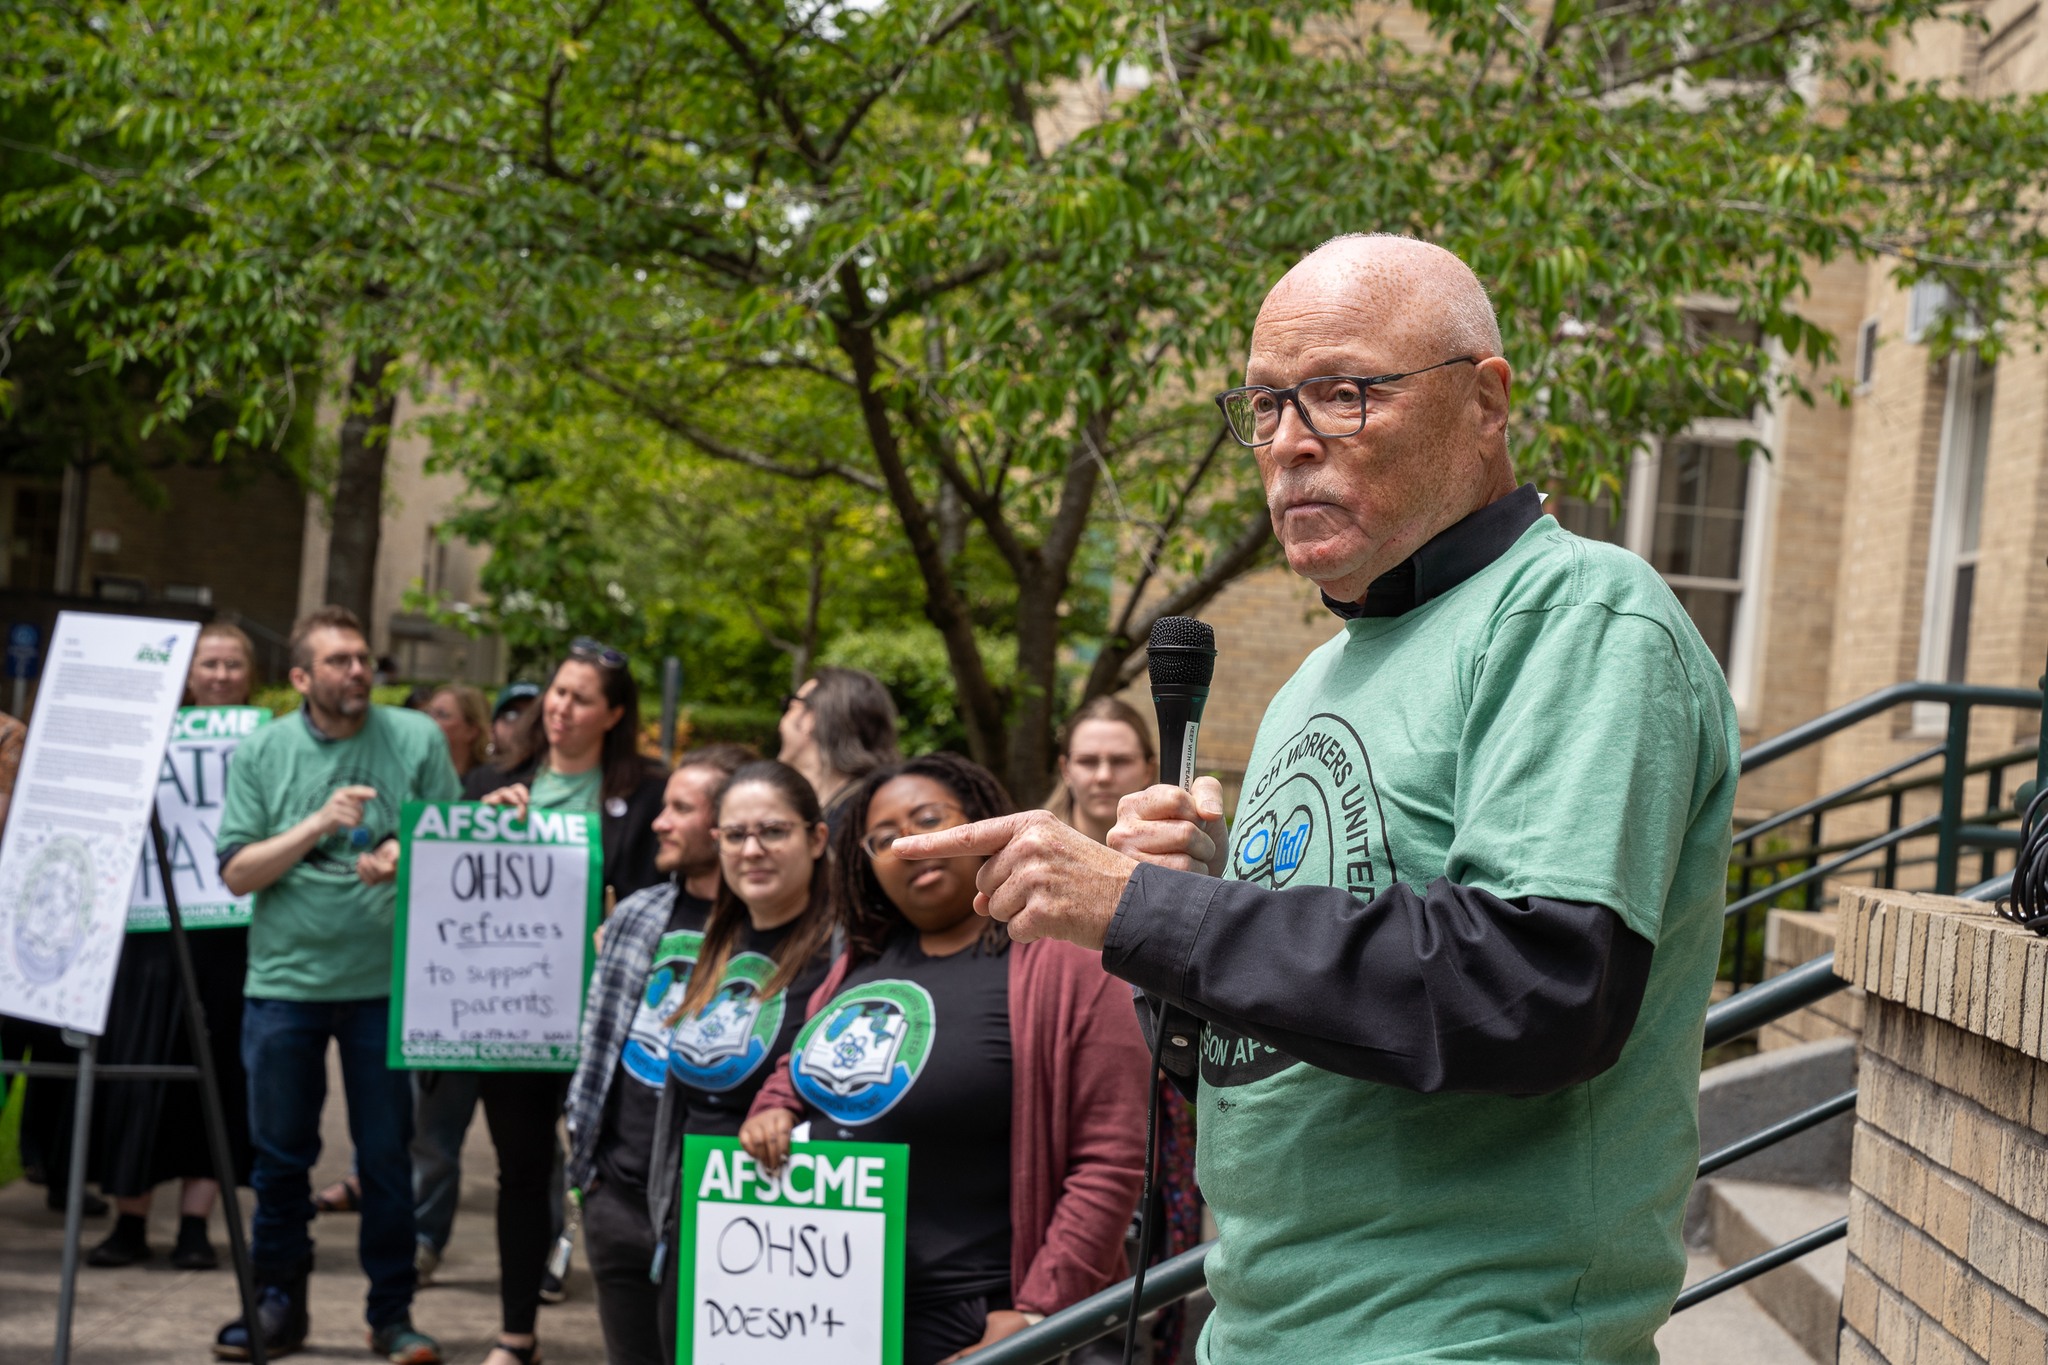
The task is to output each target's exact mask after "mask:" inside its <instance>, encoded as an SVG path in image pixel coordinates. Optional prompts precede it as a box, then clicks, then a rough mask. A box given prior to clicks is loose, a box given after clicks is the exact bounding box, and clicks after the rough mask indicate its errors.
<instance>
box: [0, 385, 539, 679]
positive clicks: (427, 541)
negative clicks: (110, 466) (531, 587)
mask: <svg viewBox="0 0 2048 1365" xmlns="http://www.w3.org/2000/svg"><path fill="white" fill-rule="evenodd" d="M420 412H421V407H420V404H419V400H416V399H414V398H413V397H412V396H410V395H403V396H401V397H400V399H399V404H398V412H397V417H396V420H395V422H394V424H393V425H394V431H395V435H394V438H393V441H392V446H391V453H390V457H389V461H388V463H387V466H386V472H385V491H384V518H383V529H382V535H381V538H380V541H379V546H378V552H377V570H376V589H375V597H376V605H375V608H374V610H373V611H372V613H371V620H370V634H371V640H370V644H371V648H372V649H373V650H374V651H375V652H376V653H377V654H378V655H379V656H381V657H385V658H388V659H390V660H391V661H392V662H393V663H394V664H395V665H396V675H397V676H398V677H401V678H419V679H440V678H460V679H465V680H469V681H473V682H482V683H495V682H496V681H498V680H499V674H500V670H501V667H502V665H501V664H500V661H499V660H500V655H499V650H498V642H497V640H496V639H495V638H493V637H489V636H485V637H480V638H471V637H469V636H466V635H463V634H462V633H460V632H458V631H455V630H451V629H449V628H447V627H444V626H439V625H436V624H435V623H434V622H433V621H431V620H429V619H427V618H426V617H424V616H420V615H418V614H415V613H412V612H409V611H407V610H406V608H405V601H406V594H407V592H408V590H410V589H414V588H423V589H425V590H427V591H428V592H430V593H434V594H438V595H440V596H441V597H442V598H444V599H445V600H449V601H456V602H460V601H475V600H477V595H478V592H479V577H480V574H481V572H482V568H483V565H484V562H485V560H486V559H487V558H488V555H489V551H488V549H486V548H482V547H478V546H473V545H470V544H468V543H467V542H464V541H460V540H452V539H448V538H445V537H443V536H442V535H441V534H440V526H441V523H442V522H443V521H444V520H445V519H446V517H447V516H448V514H449V512H450V510H451V509H452V508H453V507H454V505H455V504H456V502H457V500H458V499H459V498H460V497H461V496H462V493H463V486H462V481H461V479H460V478H459V477H458V476H455V475H449V474H429V473H428V472H427V470H426V461H427V455H428V453H429V452H428V443H427V440H426V437H425V436H424V435H422V434H421V433H419V432H417V431H416V430H413V429H412V419H413V418H414V417H416V416H417V415H419V413H420ZM338 425H339V421H338V417H337V415H336V413H335V412H334V411H332V410H331V405H323V409H322V412H321V414H320V418H319V429H320V430H321V432H322V433H323V434H324V437H325V439H327V440H329V441H332V439H333V433H334V431H335V430H336V428H337V427H338ZM157 477H158V480H159V482H160V484H161V486H162V490H163V502H162V505H161V506H151V505H148V504H145V503H144V502H143V501H142V500H141V499H139V498H137V497H136V496H135V494H134V493H133V492H132V491H131V490H130V489H129V488H128V487H127V486H126V485H125V484H124V483H123V482H122V481H121V480H120V479H119V478H117V477H115V476H114V475H113V474H112V473H111V472H110V471H109V470H107V469H105V468H104V467H101V468H95V469H93V470H91V471H90V472H88V473H84V474H80V473H77V472H76V471H74V472H73V474H72V475H70V476H69V477H65V478H47V479H46V478H29V477H22V476H14V475H10V476H6V477H4V478H0V617H4V624H7V625H14V624H17V623H19V624H27V625H31V626H34V627H35V628H36V629H37V630H38V631H39V632H40V634H41V637H42V638H43V639H45V640H47V639H48V636H49V628H50V625H51V623H52V622H53V621H54V620H55V617H56V614H57V612H59V611H60V610H65V609H67V608H72V607H85V608H89V609H94V610H119V611H129V612H138V613H147V614H154V615H162V616H185V617H188V618H190V619H197V620H211V619H214V618H216V617H218V618H220V619H224V620H228V621H231V622H234V623H235V624H238V625H240V626H242V627H243V628H244V629H245V630H247V631H248V632H249V634H250V636H251V637H252V638H253V639H254V641H255V643H256V648H257V653H258V656H259V657H258V664H259V667H260V670H261V672H262V673H263V674H264V676H265V678H266V680H267V681H269V682H273V683H274V682H278V681H281V680H282V677H283V672H284V667H285V662H284V644H285V639H286V636H287V635H288V634H289V633H290V630H291V624H292V621H293V619H294V618H295V617H296V616H297V615H299V614H300V613H301V612H304V611H306V610H308V609H310V608H311V607H314V606H317V605H319V603H320V602H321V601H322V598H323V593H324V589H325V586H326V580H327V540H328V533H327V521H326V509H325V506H324V504H323V502H322V500H321V499H320V498H319V497H318V496H317V495H312V494H309V493H308V492H307V491H306V489H305V487H304V485H303V483H302V482H301V481H300V479H299V478H298V477H297V476H296V475H295V474H293V473H291V472H290V471H289V470H287V469H286V468H285V467H284V466H283V463H282V462H281V461H280V462H274V463H271V464H264V463H262V462H256V463H254V464H252V465H251V466H249V467H247V468H240V469H236V470H233V471H228V470H224V469H222V468H220V467H216V466H211V465H192V466H183V467H178V468H173V469H169V470H165V471H162V472H160V473H159V474H158V476H157ZM25 691H26V698H25V699H26V700H27V701H29V702H30V703H31V704H32V701H33V695H34V689H33V687H32V686H30V687H28V688H26V689H25ZM7 705H11V700H10V699H8V698H6V697H5V695H4V694H0V706H7Z"/></svg>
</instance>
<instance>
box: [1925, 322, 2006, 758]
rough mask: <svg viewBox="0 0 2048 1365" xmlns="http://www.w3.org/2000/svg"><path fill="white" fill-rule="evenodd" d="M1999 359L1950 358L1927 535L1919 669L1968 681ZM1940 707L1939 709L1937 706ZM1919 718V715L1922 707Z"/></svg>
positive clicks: (1938, 678) (1943, 677) (1934, 675)
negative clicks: (1985, 361) (1990, 361)
mask: <svg viewBox="0 0 2048 1365" xmlns="http://www.w3.org/2000/svg"><path fill="white" fill-rule="evenodd" d="M1997 379H1998V372H1997V369H1996V368H1995V367H1994V366H1990V365H1982V366H1980V365H1978V364H1977V362H1976V359H1975V357H1974V356H1971V355H1969V354H1967V353H1965V354H1959V355H1957V356H1956V357H1955V358H1954V360H1953V361H1951V363H1950V369H1949V380H1950V383H1949V392H1948V401H1947V405H1946V409H1945V411H1944V413H1943V420H1942V432H1941V462H1940V464H1939V466H1938V467H1937V470H1936V474H1935V480H1936V482H1935V493H1934V525H1933V527H1932V529H1931V532H1930V534H1929V536H1928V541H1927V605H1926V612H1925V618H1924V620H1923V622H1922V625H1921V631H1920V676H1921V677H1922V678H1926V679H1928V680H1930V681H1935V682H1962V681H1964V679H1965V677H1966V676H1967V675H1968V672H1969V664H1970V616H1971V607H1972V605H1973V603H1974V599H1975V597H1976V592H1977V561H1978V555H1979V548H1980V546H1981V543H1982V532H1983V526H1984V469H1985V466H1986V465H1987V464H1988V463H1989V459H1990V453H1991V403H1992V398H1993V395H1994V393H1995V392H1996V388H1997ZM1937 709H1939V708H1937ZM1916 719H1921V718H1920V717H1918V716H1917V714H1916Z"/></svg>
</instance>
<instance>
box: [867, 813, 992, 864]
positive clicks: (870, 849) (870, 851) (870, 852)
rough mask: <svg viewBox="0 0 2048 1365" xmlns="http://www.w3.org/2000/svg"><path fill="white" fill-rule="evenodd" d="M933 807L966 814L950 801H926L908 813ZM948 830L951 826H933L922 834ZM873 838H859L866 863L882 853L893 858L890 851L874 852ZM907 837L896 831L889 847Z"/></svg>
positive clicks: (962, 814) (869, 835) (960, 814)
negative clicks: (865, 855)
mask: <svg viewBox="0 0 2048 1365" xmlns="http://www.w3.org/2000/svg"><path fill="white" fill-rule="evenodd" d="M934 806H936V807H937V808H938V809H940V810H949V811H951V812H953V814H955V815H958V816H962V817H964V816H965V815H966V814H967V812H966V811H965V810H963V809H961V808H960V807H959V806H957V805H955V804H954V803H953V802H951V801H927V802H925V803H924V804H923V805H922V806H917V807H914V808H913V809H912V810H911V812H910V813H911V814H912V815H915V814H917V812H918V811H921V810H929V809H931V808H932V807H934ZM949 828H951V826H948V825H934V826H932V828H931V829H928V830H925V831H923V832H924V833H926V834H935V833H937V832H938V831H939V830H941V829H949ZM874 837H875V836H874V835H873V834H871V833H870V834H864V835H862V836H861V841H860V851H861V852H863V853H865V854H867V855H868V861H869V862H873V861H874V860H875V859H877V858H879V857H881V856H882V854H883V853H890V854H891V856H893V852H892V850H891V849H882V850H880V851H879V852H878V851H876V849H875V847H874V845H873V843H872V842H870V841H871V840H873V839H874ZM909 837H911V836H909V835H907V834H905V833H903V832H902V831H901V830H898V831H897V832H896V833H895V834H894V835H892V836H891V837H890V839H889V842H890V844H891V845H893V844H895V842H896V840H898V839H907V838H909Z"/></svg>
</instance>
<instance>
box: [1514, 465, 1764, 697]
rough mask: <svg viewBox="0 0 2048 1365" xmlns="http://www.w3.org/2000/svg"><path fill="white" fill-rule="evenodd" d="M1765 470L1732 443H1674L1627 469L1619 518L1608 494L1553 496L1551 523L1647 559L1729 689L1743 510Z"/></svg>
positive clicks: (1743, 545)
mask: <svg viewBox="0 0 2048 1365" xmlns="http://www.w3.org/2000/svg"><path fill="white" fill-rule="evenodd" d="M1763 473H1764V471H1762V470H1761V469H1759V468H1757V467H1755V466H1753V465H1752V463H1751V462H1750V461H1749V460H1747V459H1745V458H1743V456H1742V453H1741V450H1740V447H1739V446H1737V445H1736V444H1735V443H1734V442H1731V441H1674V442H1673V443H1671V444H1670V445H1669V446H1667V447H1665V451H1664V454H1663V456H1662V457H1661V458H1649V457H1645V458H1642V459H1639V460H1638V461H1637V462H1636V466H1635V469H1634V470H1633V471H1632V473H1631V475H1630V478H1629V483H1628V497H1627V500H1626V504H1625V512H1624V515H1621V516H1616V515H1615V514H1614V505H1613V502H1612V500H1611V498H1610V497H1609V495H1608V494H1606V493H1605V492H1603V493H1601V495H1600V496H1599V498H1598V499H1596V500H1594V501H1591V502H1588V501H1587V500H1585V499H1583V498H1568V497H1552V498H1551V499H1550V500H1549V502H1548V503H1547V504H1546V505H1547V506H1548V508H1549V510H1550V512H1551V514H1552V515H1553V516H1555V517H1556V518H1557V520H1558V524H1559V525H1561V526H1563V527H1564V528H1565V529H1566V530H1568V531H1571V532H1573V533H1574V534H1576V535H1581V536H1584V537H1585V538H1586V539H1588V540H1600V541H1606V542H1608V543H1610V544H1615V545H1622V546H1625V547H1626V548H1628V549H1630V550H1633V551H1635V552H1636V553H1637V554H1639V555H1641V556H1642V557H1643V558H1645V559H1647V560H1649V561H1650V563H1651V565H1652V566H1653V567H1654V568H1655V569H1656V570H1657V572H1658V573H1659V574H1661V575H1663V578H1664V581H1665V582H1666V583H1668V584H1669V585H1670V586H1671V591H1672V593H1673V594H1674V595H1675V596H1676V597H1677V598H1678V601H1679V604H1680V605H1681V606H1683V607H1684V608H1685V611H1686V614H1687V615H1688V616H1690V617H1691V618H1692V623H1693V625H1694V627H1695V628H1697V629H1698V631H1699V633H1700V637H1701V638H1702V639H1704V640H1705V641H1706V642H1707V648H1708V649H1710V650H1712V651H1713V654H1714V658H1715V659H1717V660H1719V662H1720V664H1721V668H1722V670H1723V671H1724V672H1726V673H1727V674H1728V676H1729V679H1730V682H1731V685H1732V684H1733V682H1734V680H1735V679H1736V678H1738V677H1739V676H1742V671H1741V670H1740V669H1739V668H1738V667H1737V664H1736V660H1737V658H1738V657H1739V656H1740V655H1741V654H1742V652H1743V645H1742V634H1743V619H1742V606H1743V588H1744V586H1745V584H1746V583H1747V581H1748V577H1749V574H1748V571H1747V570H1746V568H1745V564H1746V560H1747V557H1748V555H1749V554H1750V551H1751V547H1750V546H1749V545H1748V543H1747V536H1748V533H1749V530H1750V521H1751V518H1752V509H1753V507H1754V504H1755V502H1756V499H1757V496H1758V485H1759V484H1760V482H1761V480H1762V477H1763Z"/></svg>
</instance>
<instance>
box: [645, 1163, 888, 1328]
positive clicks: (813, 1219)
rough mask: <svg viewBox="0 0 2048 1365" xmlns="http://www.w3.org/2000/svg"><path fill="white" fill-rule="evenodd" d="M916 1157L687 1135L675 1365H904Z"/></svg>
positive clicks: (678, 1246) (678, 1243) (679, 1234)
mask: <svg viewBox="0 0 2048 1365" xmlns="http://www.w3.org/2000/svg"><path fill="white" fill-rule="evenodd" d="M909 1170H910V1149H909V1148H908V1147H905V1146H903V1145H901V1144H900V1143H890V1142H798V1143H793V1144H791V1147H790V1154H789V1158H788V1160H787V1161H785V1162H784V1163H783V1166H782V1169H781V1170H780V1171H777V1172H774V1173H773V1174H771V1173H769V1172H768V1171H765V1170H763V1169H762V1168H761V1167H760V1166H759V1165H757V1164H755V1161H754V1159H753V1158H752V1157H750V1156H748V1155H747V1153H746V1152H745V1150H744V1149H742V1148H741V1147H740V1144H739V1142H738V1140H737V1139H734V1138H720V1137H706V1136H704V1135H702V1134H696V1133H693V1134H691V1135H689V1136H688V1137H685V1138H684V1139H683V1176H682V1186H681V1189H682V1218H681V1222H680V1224H679V1230H678V1232H677V1235H676V1246H675V1255H676V1257H677V1258H678V1259H677V1261H676V1287H677V1293H678V1296H679V1297H678V1301H677V1305H676V1322H677V1324H678V1325H677V1330H676V1361H677V1363H678V1365H901V1362H902V1360H903V1237H904V1221H905V1209H906V1207H907V1206H906V1200H907V1198H908V1191H909V1188H910V1185H909Z"/></svg>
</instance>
